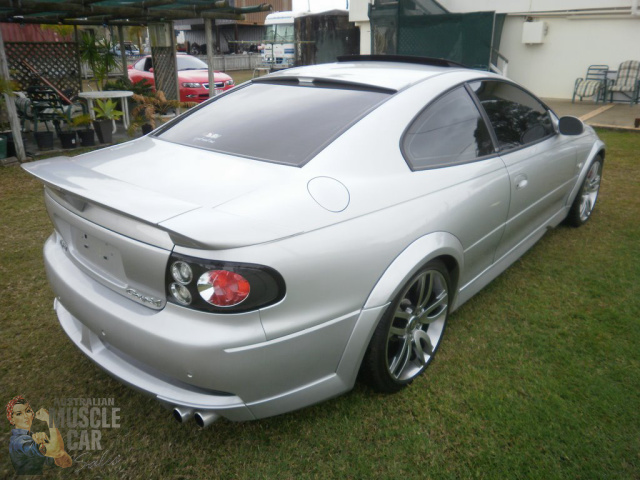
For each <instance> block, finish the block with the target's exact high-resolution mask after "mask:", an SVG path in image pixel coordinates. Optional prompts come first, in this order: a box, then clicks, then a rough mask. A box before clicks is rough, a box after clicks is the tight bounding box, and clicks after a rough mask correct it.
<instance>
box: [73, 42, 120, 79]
mask: <svg viewBox="0 0 640 480" xmlns="http://www.w3.org/2000/svg"><path fill="white" fill-rule="evenodd" d="M80 59H81V60H82V61H84V62H86V63H87V65H89V67H90V68H91V71H92V72H93V78H94V80H95V83H96V88H97V89H98V90H102V86H103V84H104V81H105V79H106V78H107V77H108V76H109V72H110V71H111V70H113V69H115V68H116V67H117V63H116V55H115V54H114V53H113V44H112V43H111V42H110V41H109V40H108V39H106V38H103V39H102V40H96V39H95V37H94V36H93V35H91V34H89V33H86V32H85V33H83V34H82V37H81V39H80Z"/></svg>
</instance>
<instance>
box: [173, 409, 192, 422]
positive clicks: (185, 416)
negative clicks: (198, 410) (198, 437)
mask: <svg viewBox="0 0 640 480" xmlns="http://www.w3.org/2000/svg"><path fill="white" fill-rule="evenodd" d="M191 417H193V410H191V409H190V408H178V407H176V408H174V409H173V418H175V419H176V421H177V422H178V423H185V422H187V421H188V420H190V419H191Z"/></svg>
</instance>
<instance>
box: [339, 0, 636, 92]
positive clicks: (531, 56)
mask: <svg viewBox="0 0 640 480" xmlns="http://www.w3.org/2000/svg"><path fill="white" fill-rule="evenodd" d="M439 2H440V4H441V5H442V6H443V7H445V8H446V9H447V10H449V11H450V12H452V13H465V12H475V11H496V12H498V13H507V15H508V16H507V19H506V21H505V25H504V29H503V31H502V40H501V42H500V53H502V54H503V55H504V56H505V57H507V58H508V59H509V66H508V76H509V77H510V78H512V79H513V80H515V81H516V82H518V83H521V84H522V85H524V86H525V87H527V88H528V89H530V90H531V91H533V92H535V93H536V94H538V95H540V96H542V97H547V98H571V96H572V94H573V85H574V82H575V79H576V78H578V77H583V76H584V75H585V73H586V71H587V67H588V66H589V65H593V64H604V65H609V68H611V69H612V70H617V68H618V65H619V64H620V63H621V62H623V61H625V60H640V15H635V16H634V15H632V14H631V10H632V6H633V5H637V4H638V0H439ZM369 3H370V0H351V2H350V11H349V20H350V21H352V22H356V25H357V26H358V27H360V53H362V54H368V53H370V50H371V28H370V24H369V21H368V16H367V11H368V10H367V9H368V4H369ZM638 13H640V12H638ZM580 14H589V15H588V16H587V17H586V18H583V17H580V16H579V15H580ZM527 17H531V18H532V19H533V20H534V21H544V22H546V23H547V25H548V27H549V28H548V33H547V35H546V36H545V37H544V40H543V43H541V44H535V45H526V44H523V43H522V24H523V23H524V21H525V19H526V18H527Z"/></svg>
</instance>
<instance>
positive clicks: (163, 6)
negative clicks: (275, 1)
mask: <svg viewBox="0 0 640 480" xmlns="http://www.w3.org/2000/svg"><path fill="white" fill-rule="evenodd" d="M272 8H273V7H272V6H271V4H268V3H261V4H256V5H251V6H235V3H234V4H231V3H230V2H229V1H228V0H217V1H212V0H178V1H176V0H103V1H94V0H87V1H83V2H79V1H77V0H47V1H44V2H42V1H35V0H21V1H20V2H16V1H14V0H0V22H15V23H53V24H55V23H61V24H67V25H103V24H111V25H139V24H146V23H150V22H168V21H171V20H178V19H188V18H205V19H213V18H216V19H218V18H220V19H230V20H245V19H246V17H245V14H252V13H258V12H268V11H271V10H272Z"/></svg>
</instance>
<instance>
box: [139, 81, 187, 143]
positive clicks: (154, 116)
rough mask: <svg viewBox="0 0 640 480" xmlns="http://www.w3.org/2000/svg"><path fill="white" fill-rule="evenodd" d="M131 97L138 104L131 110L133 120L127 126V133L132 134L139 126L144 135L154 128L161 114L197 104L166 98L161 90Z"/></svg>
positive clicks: (161, 116)
mask: <svg viewBox="0 0 640 480" xmlns="http://www.w3.org/2000/svg"><path fill="white" fill-rule="evenodd" d="M131 98H132V99H133V101H134V102H135V103H137V104H138V105H137V106H136V107H135V108H134V109H133V111H132V112H131V113H132V115H133V122H131V125H130V126H129V130H128V133H129V135H133V132H135V131H136V130H137V129H138V128H141V129H142V133H143V135H146V134H147V133H149V132H151V131H152V130H153V129H154V128H156V126H157V121H158V120H160V119H162V118H163V116H164V117H166V116H168V115H169V114H170V113H175V110H176V109H177V108H191V107H193V106H195V105H197V104H196V103H194V102H180V101H178V100H167V98H166V97H165V95H164V93H163V92H162V90H159V91H157V92H156V93H155V94H152V95H133V97H131Z"/></svg>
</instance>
